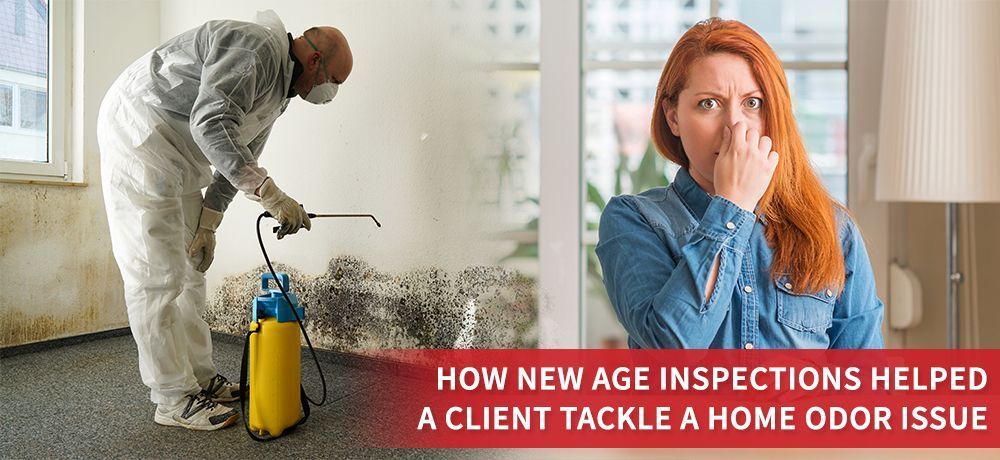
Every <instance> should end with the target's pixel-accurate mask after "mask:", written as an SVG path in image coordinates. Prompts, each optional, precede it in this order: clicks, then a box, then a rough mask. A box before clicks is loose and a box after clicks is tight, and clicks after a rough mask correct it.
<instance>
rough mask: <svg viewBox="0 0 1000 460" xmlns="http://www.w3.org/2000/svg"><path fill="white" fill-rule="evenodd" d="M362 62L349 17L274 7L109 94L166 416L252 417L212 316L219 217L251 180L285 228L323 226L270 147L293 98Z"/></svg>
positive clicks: (153, 383) (135, 328)
mask: <svg viewBox="0 0 1000 460" xmlns="http://www.w3.org/2000/svg"><path fill="white" fill-rule="evenodd" d="M353 65H354V59H353V56H352V54H351V50H350V47H349V45H348V43H347V39H346V38H344V35H343V34H342V33H341V32H340V31H339V30H337V29H335V28H332V27H313V28H311V29H309V30H307V31H305V32H304V33H303V35H302V36H300V37H298V38H294V37H292V34H290V33H288V32H286V31H285V26H284V25H283V24H282V22H281V20H280V19H279V18H278V16H277V15H276V14H274V12H272V11H265V12H261V13H258V15H257V17H256V19H255V20H254V22H241V21H229V20H224V21H209V22H207V23H205V24H203V25H201V26H199V27H197V28H194V29H192V30H189V31H187V32H184V33H182V34H180V35H178V36H177V37H174V38H172V39H170V40H168V41H167V42H166V43H164V44H162V45H160V46H159V47H157V48H156V49H154V50H152V51H150V52H148V53H146V54H145V55H144V56H142V57H141V58H139V59H138V60H137V61H135V62H134V63H133V64H132V65H130V66H129V67H128V68H127V69H125V71H124V72H123V73H122V74H121V75H120V76H119V77H118V79H117V80H116V81H115V82H114V84H113V85H112V86H111V88H110V89H109V90H108V93H107V95H105V97H104V100H103V102H102V103H101V109H100V114H99V116H98V121H97V131H98V132H97V134H98V142H99V144H100V148H101V176H102V179H101V181H102V185H103V187H104V189H103V191H104V203H105V206H106V208H107V212H108V225H109V227H110V229H111V243H112V247H113V249H114V255H115V259H116V260H117V261H118V267H119V268H120V269H121V274H122V279H123V280H124V284H125V304H126V306H127V308H128V319H129V325H130V327H131V330H132V336H133V337H134V338H135V343H136V345H137V348H138V352H139V373H140V375H141V376H142V381H143V383H145V384H146V386H148V387H149V388H150V399H151V400H152V401H153V402H154V403H156V405H157V406H156V411H155V415H154V417H153V420H154V421H155V422H156V423H159V424H161V425H168V426H182V427H185V428H190V429H194V430H215V429H218V428H222V427H224V426H227V425H230V424H232V423H233V422H235V421H236V420H237V419H238V418H239V415H238V414H237V412H236V411H235V410H234V409H231V408H228V407H226V406H224V405H221V404H219V403H222V402H233V401H237V400H238V399H239V398H240V395H241V392H240V388H239V385H238V384H234V383H231V382H229V381H228V380H227V379H226V378H225V377H223V376H222V375H220V374H219V373H218V372H217V370H216V367H215V364H214V363H213V361H212V338H211V334H210V330H209V327H208V324H207V323H206V322H205V320H204V319H203V318H202V316H203V314H204V312H205V307H206V303H205V274H204V272H205V271H206V270H207V269H208V267H209V265H211V263H212V259H213V258H214V250H215V230H216V229H217V228H218V227H219V224H220V223H221V221H222V215H223V213H224V212H225V211H226V208H227V207H228V206H229V203H230V202H231V201H232V199H233V197H234V196H235V195H236V192H237V191H241V192H243V193H244V194H245V195H246V196H247V197H248V198H250V199H252V200H255V201H258V202H260V204H261V206H263V208H264V209H265V210H267V211H268V212H270V213H271V215H272V216H273V217H274V218H276V219H277V220H278V222H279V224H280V229H279V231H278V237H279V238H281V237H283V236H285V235H287V234H292V233H295V232H297V231H298V230H299V228H305V229H307V230H308V229H309V228H310V222H309V217H308V216H307V215H306V211H305V210H304V209H303V208H302V207H301V206H299V203H298V202H296V201H295V200H293V199H292V198H290V197H288V196H287V195H285V194H284V193H283V192H282V191H281V189H279V188H278V186H277V185H276V184H275V181H274V180H273V179H272V178H271V177H268V175H267V171H266V170H265V169H264V168H262V167H260V166H258V165H257V159H258V158H259V157H260V153H261V150H262V149H263V147H264V143H265V142H266V141H267V138H268V135H269V133H270V132H271V125H272V124H273V123H274V121H275V119H277V118H278V116H280V115H281V114H282V113H283V112H284V111H285V108H286V107H287V106H288V101H289V100H290V98H292V97H294V96H296V95H299V96H301V97H302V98H303V99H305V100H306V101H309V102H311V103H314V104H324V103H327V102H329V101H330V100H331V99H333V97H334V96H335V95H336V94H337V89H338V87H339V85H340V84H343V83H344V81H345V80H346V79H347V77H348V75H350V73H351V69H352V67H353ZM212 168H214V169H215V172H214V174H213V173H212ZM206 187H208V189H207V191H206V192H205V195H204V198H202V189H204V188H206Z"/></svg>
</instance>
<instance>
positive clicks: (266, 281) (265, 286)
mask: <svg viewBox="0 0 1000 460" xmlns="http://www.w3.org/2000/svg"><path fill="white" fill-rule="evenodd" d="M273 279H274V276H271V274H270V273H264V274H262V275H260V289H261V290H262V291H269V290H270V289H271V288H270V284H271V283H270V281H271V280H273ZM278 281H279V282H280V283H281V287H283V288H285V292H288V290H289V286H288V285H289V278H288V274H287V273H278Z"/></svg>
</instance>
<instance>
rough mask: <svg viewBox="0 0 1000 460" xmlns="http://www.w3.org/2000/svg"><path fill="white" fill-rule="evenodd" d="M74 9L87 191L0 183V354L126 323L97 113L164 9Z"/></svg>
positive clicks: (119, 0) (148, 3) (104, 2)
mask: <svg viewBox="0 0 1000 460" xmlns="http://www.w3.org/2000/svg"><path fill="white" fill-rule="evenodd" d="M58 4H59V2H56V5H57V6H58ZM75 8H76V11H75V12H74V16H75V18H74V28H75V32H74V35H75V37H74V40H75V42H74V47H75V48H78V49H77V50H76V53H75V54H76V55H77V57H83V59H77V62H76V63H75V64H74V70H73V72H74V79H76V84H75V85H74V86H75V88H76V90H75V91H76V93H75V94H73V95H72V98H73V102H72V105H73V109H72V110H73V111H74V117H75V118H76V119H77V122H75V123H73V125H74V128H73V129H74V130H75V132H74V133H73V138H74V140H75V145H74V146H73V148H74V149H77V150H78V153H79V154H80V155H81V156H82V158H83V168H84V180H85V181H86V184H87V185H86V186H82V187H80V186H46V185H32V184H9V183H0V216H3V219H0V273H3V274H4V276H5V277H6V279H7V283H5V293H4V295H3V296H0V346H11V345H19V344H24V343H30V342H37V341H42V340H49V339H54V338H59V337H66V336H73V335H79V334H83V333H88V332H95V331H101V330H108V329H114V328H119V327H125V326H127V325H128V322H127V319H126V315H125V306H124V300H123V297H122V285H121V277H120V275H119V273H118V267H117V266H116V265H115V262H114V258H113V257H112V254H111V241H110V236H109V234H108V225H107V217H106V215H105V213H104V202H103V197H102V194H101V187H100V183H101V178H100V157H99V153H98V149H97V134H96V123H97V111H98V108H99V106H100V102H101V99H102V98H103V96H104V92H105V91H106V90H107V88H108V87H109V86H110V85H111V82H112V81H114V79H115V78H116V77H117V76H118V72H120V71H121V70H122V69H124V68H125V66H126V65H128V63H130V62H131V61H132V60H133V59H135V58H136V57H138V56H140V55H141V54H142V53H144V52H145V51H146V50H148V49H150V48H152V47H153V46H155V44H156V43H157V41H158V40H159V18H158V16H159V2H158V1H155V0H144V1H124V0H100V1H88V2H76V5H75ZM81 26H82V27H81Z"/></svg>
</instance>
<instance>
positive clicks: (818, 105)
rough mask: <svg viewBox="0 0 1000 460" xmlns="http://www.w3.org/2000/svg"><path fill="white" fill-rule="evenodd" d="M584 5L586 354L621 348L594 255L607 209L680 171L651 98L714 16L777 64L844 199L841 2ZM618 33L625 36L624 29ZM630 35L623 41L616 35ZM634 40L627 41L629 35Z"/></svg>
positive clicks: (830, 184) (828, 180) (833, 188)
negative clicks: (770, 51) (661, 145)
mask: <svg viewBox="0 0 1000 460" xmlns="http://www.w3.org/2000/svg"><path fill="white" fill-rule="evenodd" d="M622 4H623V2H620V1H615V0H587V1H586V2H585V9H584V23H585V29H584V30H585V31H586V32H585V35H584V37H583V41H584V43H583V55H584V57H585V60H584V62H583V70H584V73H583V85H584V91H583V97H584V100H583V102H582V103H583V112H584V113H583V122H582V124H583V127H584V130H583V152H582V154H583V173H582V174H583V183H584V186H585V187H586V195H585V197H586V198H585V201H584V205H583V206H584V208H583V213H582V217H583V220H584V222H583V226H584V231H583V238H582V245H583V249H584V254H585V257H586V259H585V262H584V263H585V264H586V274H585V275H584V279H583V281H582V282H583V285H584V291H583V292H584V297H583V302H584V307H583V314H584V316H585V329H586V337H585V338H584V345H585V346H587V347H597V346H614V344H616V343H617V345H623V344H624V338H625V335H624V332H623V331H622V330H621V327H620V326H619V324H618V322H617V319H616V317H615V314H614V312H613V310H612V307H611V305H610V303H609V301H608V298H607V294H606V292H605V291H604V286H603V282H602V278H601V273H600V264H599V262H598V261H597V258H596V255H595V254H594V247H595V245H596V244H597V223H598V221H599V218H600V214H601V210H602V209H603V207H604V204H605V203H606V202H607V200H608V199H609V198H610V197H611V196H614V195H618V194H623V193H638V192H641V191H643V190H646V189H649V188H651V187H655V186H660V185H666V184H667V183H668V182H669V181H670V180H672V179H673V177H674V174H675V173H676V171H677V167H676V166H675V165H672V164H668V163H667V162H666V161H665V160H663V159H662V158H661V157H660V156H658V155H657V154H656V152H655V149H654V148H653V147H652V144H651V141H650V139H649V120H650V118H651V116H652V110H653V107H652V104H653V100H652V95H653V94H654V92H655V88H656V83H657V81H658V79H659V76H660V72H661V71H662V69H663V64H664V62H666V59H667V57H668V56H669V54H670V50H671V49H672V48H673V45H674V44H675V43H676V41H677V40H678V39H679V38H680V36H681V35H682V34H683V33H684V32H685V31H686V30H687V29H688V28H689V27H690V26H691V25H693V24H694V23H696V22H698V21H700V20H702V19H705V18H708V17H711V16H720V17H723V18H728V19H737V20H740V21H742V22H744V23H746V24H747V25H749V26H750V27H753V28H754V29H755V30H756V31H758V32H759V33H760V34H761V35H762V36H763V37H764V39H765V40H767V41H768V43H769V44H770V45H771V46H772V47H773V48H774V50H775V52H776V53H777V54H778V56H779V58H781V59H782V61H783V63H784V66H785V69H786V72H787V73H786V76H787V78H788V82H789V86H790V89H791V93H792V105H793V108H794V110H795V116H796V120H797V122H798V126H799V130H800V132H801V134H802V137H803V140H804V142H805V145H806V149H807V150H808V152H809V156H810V159H811V160H812V162H813V165H814V167H815V169H816V171H817V172H818V174H819V176H820V178H821V180H822V181H823V183H824V184H825V185H826V187H827V189H828V190H829V191H830V193H831V194H832V195H833V197H834V198H836V199H838V200H840V201H841V202H844V203H846V200H847V147H846V146H847V129H846V127H847V70H846V69H847V2H846V0H833V1H827V0H717V1H708V0H649V1H647V2H627V3H626V4H625V7H623V6H622ZM622 25H625V26H626V27H625V28H623V27H622ZM622 32H626V33H622ZM629 33H630V34H629Z"/></svg>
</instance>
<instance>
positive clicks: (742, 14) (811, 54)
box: [719, 0, 847, 61]
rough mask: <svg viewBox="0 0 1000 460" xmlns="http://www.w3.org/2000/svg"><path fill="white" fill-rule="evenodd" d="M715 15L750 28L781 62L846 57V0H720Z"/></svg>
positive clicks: (840, 58)
mask: <svg viewBox="0 0 1000 460" xmlns="http://www.w3.org/2000/svg"><path fill="white" fill-rule="evenodd" d="M719 16H721V17H723V18H727V19H738V20H740V21H742V22H744V23H746V24H747V25H749V26H750V27H753V29H754V30H756V31H757V33H759V34H760V35H761V36H762V37H764V39H765V40H767V42H768V43H769V44H770V45H771V47H772V48H774V51H775V52H776V53H778V56H779V57H780V58H781V59H782V60H784V61H845V60H847V0H720V3H719Z"/></svg>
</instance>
